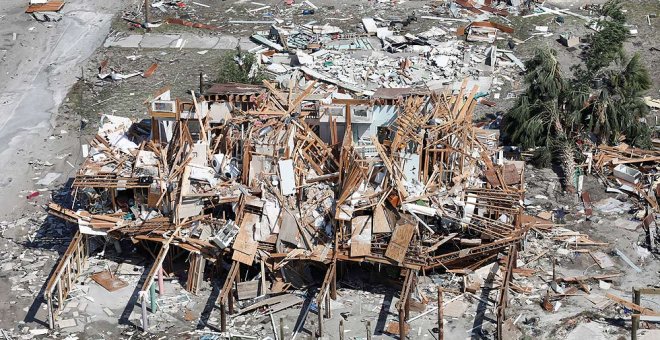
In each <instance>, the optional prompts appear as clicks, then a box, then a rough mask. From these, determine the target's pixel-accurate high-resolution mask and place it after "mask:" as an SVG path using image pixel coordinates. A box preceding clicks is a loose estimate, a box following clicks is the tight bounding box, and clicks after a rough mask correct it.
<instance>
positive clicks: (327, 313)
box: [324, 292, 332, 319]
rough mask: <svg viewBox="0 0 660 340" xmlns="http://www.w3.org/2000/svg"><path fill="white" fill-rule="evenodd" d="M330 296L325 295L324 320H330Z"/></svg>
mask: <svg viewBox="0 0 660 340" xmlns="http://www.w3.org/2000/svg"><path fill="white" fill-rule="evenodd" d="M329 295H330V294H329V293H328V292H326V294H325V299H324V300H325V318H326V319H330V318H332V311H331V310H330V296H329Z"/></svg>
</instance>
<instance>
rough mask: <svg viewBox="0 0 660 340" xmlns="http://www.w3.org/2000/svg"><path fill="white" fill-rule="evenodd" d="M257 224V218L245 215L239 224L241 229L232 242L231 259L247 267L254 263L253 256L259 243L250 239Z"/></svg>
mask: <svg viewBox="0 0 660 340" xmlns="http://www.w3.org/2000/svg"><path fill="white" fill-rule="evenodd" d="M257 223H259V216H257V215H255V214H251V213H246V214H245V217H243V221H242V223H241V228H240V230H239V231H238V235H236V240H234V245H233V246H232V248H233V249H234V254H233V255H232V257H231V259H232V260H234V261H238V262H240V263H244V264H247V265H249V266H251V265H252V263H253V262H254V256H255V254H256V253H257V247H258V246H259V243H258V242H257V241H255V240H254V238H253V237H252V235H253V231H254V226H255V224H257Z"/></svg>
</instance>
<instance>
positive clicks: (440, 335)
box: [438, 286, 445, 340]
mask: <svg viewBox="0 0 660 340" xmlns="http://www.w3.org/2000/svg"><path fill="white" fill-rule="evenodd" d="M443 303H444V297H443V293H442V288H440V286H438V340H444V339H445V329H444V325H445V322H444V320H443V318H444V306H443Z"/></svg>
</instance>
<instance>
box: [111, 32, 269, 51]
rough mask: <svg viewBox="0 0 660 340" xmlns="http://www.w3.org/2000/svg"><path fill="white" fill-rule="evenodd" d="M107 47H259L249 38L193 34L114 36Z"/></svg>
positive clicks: (223, 48)
mask: <svg viewBox="0 0 660 340" xmlns="http://www.w3.org/2000/svg"><path fill="white" fill-rule="evenodd" d="M104 45H105V47H125V48H190V49H200V50H233V49H235V48H236V47H237V46H239V45H240V46H241V50H243V51H247V50H250V49H252V48H254V47H256V46H257V45H256V44H255V43H253V42H251V41H250V39H249V38H247V37H246V38H241V39H239V38H236V37H234V36H230V35H221V36H199V35H196V34H191V33H182V34H153V33H147V34H144V35H142V34H131V35H128V36H113V37H110V38H108V40H106V42H105V44H104Z"/></svg>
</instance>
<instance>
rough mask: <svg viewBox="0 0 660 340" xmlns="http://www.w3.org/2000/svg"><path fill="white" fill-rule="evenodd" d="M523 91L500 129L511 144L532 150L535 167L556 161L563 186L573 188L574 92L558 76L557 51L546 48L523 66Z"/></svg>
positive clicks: (574, 90)
mask: <svg viewBox="0 0 660 340" xmlns="http://www.w3.org/2000/svg"><path fill="white" fill-rule="evenodd" d="M525 66H526V68H527V70H528V73H527V75H526V76H525V82H526V83H527V85H528V87H527V91H525V93H524V94H523V95H521V96H520V97H519V98H518V102H517V103H516V105H515V106H514V107H513V108H512V109H511V110H509V112H507V113H506V114H505V116H504V120H503V130H504V133H505V135H506V136H507V137H508V139H509V140H510V142H511V143H513V144H515V145H520V146H521V147H522V148H524V149H532V148H535V151H534V162H535V163H536V164H537V165H539V166H548V165H550V163H551V161H552V160H553V159H555V160H558V161H559V162H560V164H561V168H562V171H563V172H564V185H565V187H566V188H567V189H568V190H572V189H574V186H573V180H572V179H573V175H574V174H575V161H574V156H575V155H574V154H575V148H574V145H573V142H572V137H573V132H574V131H576V129H575V123H576V122H578V121H579V120H578V117H579V115H578V113H579V110H574V109H573V107H575V106H574V105H573V99H574V97H573V96H571V94H574V92H576V91H577V90H576V89H575V88H574V87H573V86H571V85H570V84H569V83H568V82H567V81H566V80H565V79H564V78H563V76H562V70H561V67H560V64H559V61H558V59H557V52H556V51H554V50H552V49H550V48H548V47H546V48H540V49H538V50H537V51H536V53H535V55H534V57H533V58H532V59H530V60H529V61H527V62H526V63H525Z"/></svg>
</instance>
